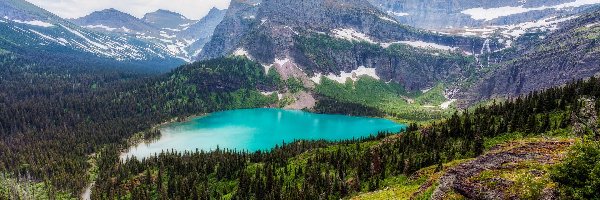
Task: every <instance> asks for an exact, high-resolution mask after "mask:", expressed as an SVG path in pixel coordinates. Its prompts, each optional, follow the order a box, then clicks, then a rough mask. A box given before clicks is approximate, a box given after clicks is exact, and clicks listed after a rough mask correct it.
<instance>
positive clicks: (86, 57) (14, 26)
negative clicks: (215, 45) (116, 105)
mask: <svg viewBox="0 0 600 200" xmlns="http://www.w3.org/2000/svg"><path fill="white" fill-rule="evenodd" d="M224 13H225V11H223V10H218V9H216V8H215V9H213V10H211V12H210V13H209V15H208V16H206V17H205V18H204V19H202V20H199V21H195V20H190V19H187V18H185V17H183V16H182V15H180V14H177V13H174V12H170V11H165V10H158V11H156V12H153V13H148V14H147V15H146V16H145V17H144V18H143V19H138V18H135V17H133V16H131V15H129V14H126V13H123V12H120V11H118V10H115V9H106V10H102V11H97V12H94V13H91V14H89V15H88V16H85V17H82V18H79V19H72V20H65V19H63V18H60V17H58V16H56V15H54V14H52V13H50V12H48V11H46V10H44V9H41V8H39V7H37V6H35V5H33V4H31V3H28V2H27V1H24V0H2V1H0V35H1V36H2V37H0V50H2V51H8V52H13V53H16V54H19V55H22V56H24V57H26V58H30V59H40V58H52V59H55V60H62V62H64V61H68V62H72V63H73V64H74V65H97V66H119V65H122V66H130V67H134V68H136V69H142V70H151V71H162V72H164V71H167V70H170V69H172V68H175V67H177V66H179V65H181V64H184V63H186V62H191V61H192V57H193V56H194V55H195V54H198V53H199V52H200V51H201V50H202V47H203V46H204V43H206V41H207V40H208V38H210V36H211V35H212V30H213V29H214V27H215V26H216V24H218V23H219V22H220V20H221V19H222V16H223V15H224ZM211 27H212V28H211ZM188 29H189V31H188Z"/></svg>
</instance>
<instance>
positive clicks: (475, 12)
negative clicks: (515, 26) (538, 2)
mask: <svg viewBox="0 0 600 200" xmlns="http://www.w3.org/2000/svg"><path fill="white" fill-rule="evenodd" d="M599 3H600V0H575V1H573V2H569V3H563V4H558V5H554V6H540V7H534V8H526V7H524V6H523V5H521V6H504V7H497V8H483V7H479V8H471V9H467V10H463V11H461V13H463V14H466V15H469V16H471V18H473V19H475V20H485V21H490V20H493V19H496V18H500V17H506V16H510V15H515V14H521V13H526V12H531V11H539V10H547V9H556V10H562V9H567V8H576V7H581V6H585V5H592V4H599Z"/></svg>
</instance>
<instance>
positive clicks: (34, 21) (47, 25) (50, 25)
mask: <svg viewBox="0 0 600 200" xmlns="http://www.w3.org/2000/svg"><path fill="white" fill-rule="evenodd" d="M6 18H8V17H6ZM12 21H13V22H17V23H19V24H29V25H33V26H40V27H45V28H48V27H53V26H54V24H51V23H48V22H43V21H39V20H32V21H21V20H16V19H15V20H12Z"/></svg>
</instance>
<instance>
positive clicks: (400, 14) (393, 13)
mask: <svg viewBox="0 0 600 200" xmlns="http://www.w3.org/2000/svg"><path fill="white" fill-rule="evenodd" d="M387 13H388V14H390V15H394V16H398V17H404V16H409V15H410V14H408V13H405V12H394V11H387Z"/></svg>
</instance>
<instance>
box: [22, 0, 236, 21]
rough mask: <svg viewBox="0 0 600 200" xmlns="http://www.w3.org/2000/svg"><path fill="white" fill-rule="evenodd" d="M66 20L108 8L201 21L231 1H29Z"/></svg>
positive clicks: (141, 14) (135, 13)
mask: <svg viewBox="0 0 600 200" xmlns="http://www.w3.org/2000/svg"><path fill="white" fill-rule="evenodd" d="M27 1H29V2H31V3H33V4H35V5H37V6H39V7H42V8H44V9H46V10H48V11H50V12H52V13H54V14H56V15H58V16H61V17H64V18H78V17H83V16H85V15H87V14H89V13H91V12H94V11H98V10H103V9H107V8H115V9H117V10H120V11H123V12H126V13H129V14H131V15H133V16H136V17H139V18H141V17H143V16H144V14H146V13H149V12H153V11H156V10H158V9H165V10H171V11H174V12H178V13H181V14H183V15H184V16H186V17H188V18H190V19H200V18H202V17H203V16H205V15H206V14H207V13H208V11H209V10H210V9H211V8H213V7H217V8H219V9H225V8H227V7H228V6H229V0H27Z"/></svg>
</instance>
